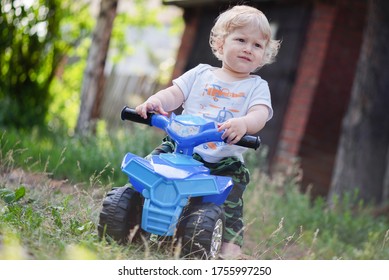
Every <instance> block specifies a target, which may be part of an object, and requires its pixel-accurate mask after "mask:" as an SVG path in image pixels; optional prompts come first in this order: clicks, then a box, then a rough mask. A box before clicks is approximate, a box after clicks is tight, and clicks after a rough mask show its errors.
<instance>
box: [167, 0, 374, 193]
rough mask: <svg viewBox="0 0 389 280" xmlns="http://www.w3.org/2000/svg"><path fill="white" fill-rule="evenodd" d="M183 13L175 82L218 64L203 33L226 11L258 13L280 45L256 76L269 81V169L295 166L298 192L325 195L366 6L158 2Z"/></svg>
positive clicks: (333, 1) (265, 134) (324, 0)
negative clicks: (299, 174) (299, 175)
mask: <svg viewBox="0 0 389 280" xmlns="http://www.w3.org/2000/svg"><path fill="white" fill-rule="evenodd" d="M163 3H164V4H166V5H176V6H179V7H181V8H182V9H183V10H184V20H185V30H184V33H183V36H182V40H181V45H180V48H179V51H178V56H177V62H176V65H175V69H174V73H173V78H174V77H177V76H178V75H180V74H182V73H183V72H185V71H187V70H189V69H190V68H192V67H194V66H196V65H197V64H199V63H209V64H212V65H220V62H219V61H217V59H216V58H215V57H214V56H213V54H212V52H211V50H210V47H209V44H208V39H209V33H210V30H211V28H212V25H213V23H214V21H215V19H216V17H217V16H218V15H219V14H220V12H222V11H224V10H225V9H227V8H228V7H230V6H231V5H235V4H242V3H244V4H247V5H251V6H255V7H257V8H258V9H260V10H262V11H263V12H264V13H265V15H266V16H267V17H268V19H269V21H270V23H271V24H272V27H273V28H274V30H275V38H276V39H280V40H282V45H281V49H280V52H279V55H278V57H277V60H276V62H275V63H274V64H271V65H267V66H265V67H264V68H263V69H261V70H260V71H259V73H258V74H259V75H260V76H261V77H262V78H264V79H265V80H267V81H268V82H269V86H270V90H271V93H272V102H273V107H274V117H273V119H272V120H271V121H270V122H269V123H268V124H267V126H266V128H265V129H264V130H263V131H262V132H261V134H260V135H261V138H262V141H263V143H264V144H266V145H267V146H268V147H269V163H270V170H275V169H278V168H283V167H285V166H287V165H288V164H291V163H292V162H294V161H295V159H298V160H299V162H300V166H301V168H302V171H303V187H304V188H306V187H307V186H308V185H310V184H312V186H313V188H312V194H313V195H326V194H327V193H328V190H329V185H330V181H331V176H332V172H333V167H334V162H335V157H336V153H337V147H338V142H339V137H340V130H341V123H342V119H343V116H344V114H345V112H346V109H347V106H348V102H349V98H350V94H351V88H352V85H353V80H354V76H355V71H356V66H357V61H358V57H359V52H360V47H361V43H362V35H363V31H364V26H365V22H366V11H367V1H366V0H316V1H315V0H311V1H310V0H278V1H277V0H274V1H271V0H256V1H225V0H163Z"/></svg>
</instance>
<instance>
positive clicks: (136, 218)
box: [98, 186, 142, 244]
mask: <svg viewBox="0 0 389 280" xmlns="http://www.w3.org/2000/svg"><path fill="white" fill-rule="evenodd" d="M141 216H142V198H141V196H140V194H139V192H137V191H135V190H134V189H132V188H130V187H127V186H125V187H120V188H114V189H112V190H111V191H110V192H109V193H108V194H107V196H106V198H105V199H104V201H103V208H102V210H101V212H100V220H99V224H98V233H99V236H100V238H103V237H106V236H109V237H110V238H112V239H113V240H115V241H117V242H118V243H120V244H123V243H127V242H128V241H134V240H136V239H140V237H141V236H140V235H141V233H142V230H141V228H140V223H141Z"/></svg>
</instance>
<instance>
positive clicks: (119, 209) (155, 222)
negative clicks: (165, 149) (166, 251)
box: [98, 107, 260, 259]
mask: <svg viewBox="0 0 389 280" xmlns="http://www.w3.org/2000/svg"><path fill="white" fill-rule="evenodd" d="M121 118H122V120H130V121H133V122H137V123H143V124H147V125H150V126H154V127H158V128H160V129H162V130H164V131H165V132H166V133H167V134H168V135H169V136H170V137H171V139H173V140H174V141H175V143H176V149H175V151H174V152H173V153H161V154H159V155H153V156H151V157H149V158H147V159H145V158H142V157H139V156H137V155H135V154H132V153H128V154H126V155H125V157H124V159H123V162H122V166H121V168H122V171H123V172H124V173H125V174H127V176H128V178H129V182H130V183H131V185H132V187H130V186H125V187H121V188H115V189H113V190H112V191H110V192H109V193H108V194H107V196H106V198H105V199H104V202H103V207H102V210H101V212H100V221H99V225H98V232H99V236H100V237H103V236H107V235H108V236H109V237H110V238H112V239H114V240H116V241H118V242H119V243H125V242H128V241H131V240H134V238H135V239H137V238H138V239H139V238H140V237H141V235H142V234H143V235H147V234H149V235H150V234H152V235H154V236H155V235H156V236H171V237H175V238H174V239H175V240H177V244H180V246H181V255H182V256H183V257H188V256H189V257H196V258H203V259H214V258H217V256H218V254H219V251H220V247H221V244H222V240H223V233H224V227H225V216H224V211H223V208H222V207H221V205H222V204H223V202H224V201H225V199H226V198H227V195H228V194H229V192H230V190H231V188H232V180H231V178H229V177H224V176H215V175H211V174H210V171H209V169H208V168H206V167H205V166H204V165H203V163H201V162H199V161H197V160H195V159H193V158H192V154H193V149H194V147H196V146H198V145H201V144H204V143H207V142H222V141H223V140H222V139H221V135H222V134H223V133H222V132H218V131H217V127H216V124H215V123H214V122H209V121H207V120H205V119H203V118H202V117H199V116H192V115H177V116H176V115H175V114H172V115H171V116H170V118H168V117H166V116H163V115H159V114H153V113H148V118H147V119H143V118H142V117H140V116H139V115H138V114H137V113H136V111H135V110H134V109H130V108H128V107H125V108H124V109H123V110H122V112H121ZM236 145H240V146H244V147H249V148H253V149H257V148H258V147H259V145H260V140H259V137H254V136H249V135H246V136H244V137H243V138H242V139H241V141H240V142H239V143H237V144H236Z"/></svg>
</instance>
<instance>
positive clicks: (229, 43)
mask: <svg viewBox="0 0 389 280" xmlns="http://www.w3.org/2000/svg"><path fill="white" fill-rule="evenodd" d="M265 45H266V40H265V39H264V38H263V36H262V33H261V31H260V30H259V28H258V27H256V26H251V25H250V26H246V27H243V28H238V29H235V30H234V31H233V32H231V33H230V34H229V35H228V36H227V37H226V38H225V40H224V44H223V45H222V46H221V48H220V50H219V51H220V53H221V54H222V61H223V68H227V69H229V70H231V71H233V72H235V73H239V74H244V75H248V74H250V73H251V72H253V71H254V70H255V69H257V68H258V67H259V66H260V65H261V62H262V58H263V55H264V51H265Z"/></svg>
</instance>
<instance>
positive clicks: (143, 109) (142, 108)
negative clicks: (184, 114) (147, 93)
mask: <svg viewBox="0 0 389 280" xmlns="http://www.w3.org/2000/svg"><path fill="white" fill-rule="evenodd" d="M135 111H136V112H137V113H138V114H139V115H140V116H142V118H144V119H146V118H147V113H148V112H155V113H159V114H161V115H164V116H167V115H168V113H167V112H166V111H165V110H164V109H163V107H162V103H161V101H160V100H159V99H158V98H149V99H147V100H146V101H145V102H144V103H142V104H140V105H138V106H136V108H135Z"/></svg>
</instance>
